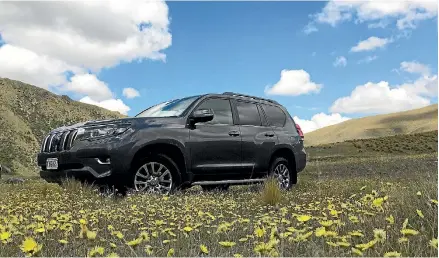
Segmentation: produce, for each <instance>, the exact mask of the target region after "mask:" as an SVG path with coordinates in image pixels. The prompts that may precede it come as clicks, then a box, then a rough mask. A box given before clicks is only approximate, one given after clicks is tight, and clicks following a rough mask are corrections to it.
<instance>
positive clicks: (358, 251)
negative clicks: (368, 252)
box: [351, 247, 363, 256]
mask: <svg viewBox="0 0 439 258" xmlns="http://www.w3.org/2000/svg"><path fill="white" fill-rule="evenodd" d="M351 252H352V253H353V254H356V255H358V256H363V252H361V251H360V250H358V249H357V248H354V247H352V248H351Z"/></svg>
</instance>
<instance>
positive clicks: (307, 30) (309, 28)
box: [303, 23, 318, 34]
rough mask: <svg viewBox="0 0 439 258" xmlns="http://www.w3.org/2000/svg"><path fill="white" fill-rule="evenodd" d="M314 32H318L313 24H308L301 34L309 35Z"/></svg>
mask: <svg viewBox="0 0 439 258" xmlns="http://www.w3.org/2000/svg"><path fill="white" fill-rule="evenodd" d="M316 31H318V29H317V28H316V26H315V25H314V24H313V23H309V24H308V25H306V26H305V28H303V32H305V34H311V33H313V32H316Z"/></svg>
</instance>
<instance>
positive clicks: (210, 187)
mask: <svg viewBox="0 0 439 258" xmlns="http://www.w3.org/2000/svg"><path fill="white" fill-rule="evenodd" d="M229 186H230V185H228V184H221V185H202V186H201V188H202V189H203V191H205V192H210V191H220V192H222V191H227V190H229Z"/></svg>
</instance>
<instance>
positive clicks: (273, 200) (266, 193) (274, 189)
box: [261, 178, 282, 205]
mask: <svg viewBox="0 0 439 258" xmlns="http://www.w3.org/2000/svg"><path fill="white" fill-rule="evenodd" d="M281 200H282V191H281V189H280V187H279V184H278V182H277V180H276V179H274V178H269V179H268V180H267V181H265V182H264V185H263V188H262V191H261V201H262V203H264V204H267V205H276V204H278V203H279V202H280V201H281Z"/></svg>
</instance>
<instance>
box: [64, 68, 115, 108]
mask: <svg viewBox="0 0 439 258" xmlns="http://www.w3.org/2000/svg"><path fill="white" fill-rule="evenodd" d="M62 89H63V90H66V91H71V92H75V93H78V94H80V95H88V96H89V97H90V98H92V99H93V100H95V101H103V100H106V99H111V98H112V97H113V93H112V92H111V90H110V88H108V85H107V84H106V83H105V82H103V81H100V80H99V79H98V78H96V75H94V74H76V75H74V76H73V77H72V78H70V82H69V83H67V84H66V85H65V86H63V87H62Z"/></svg>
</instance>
